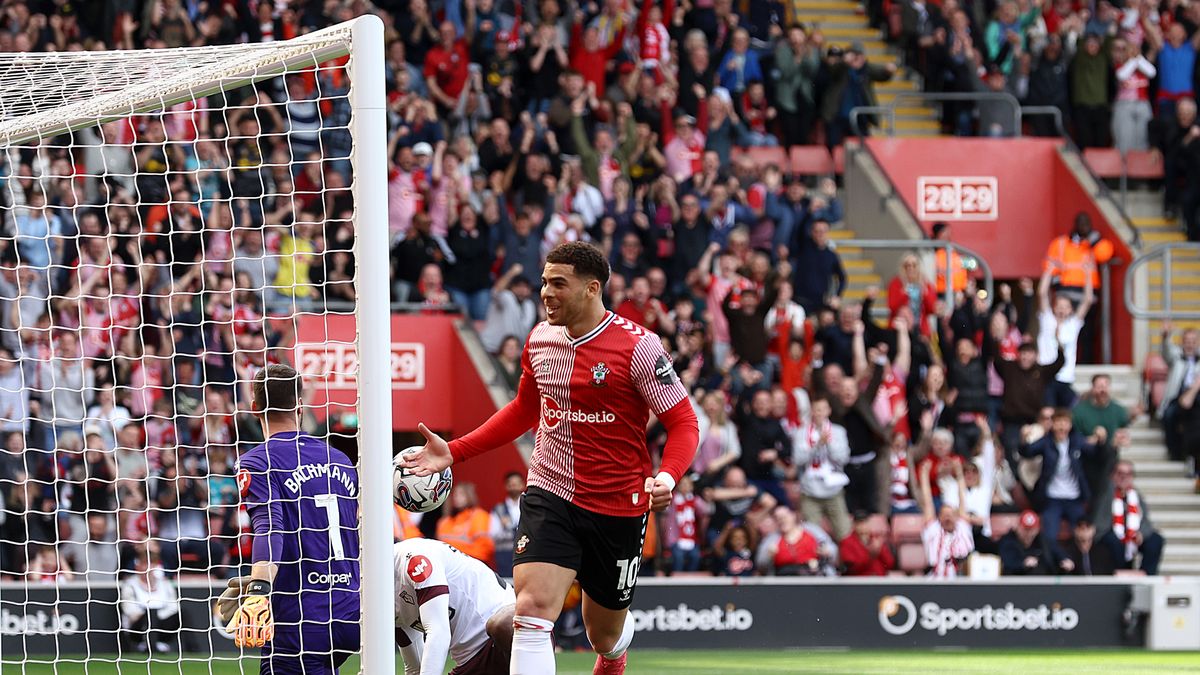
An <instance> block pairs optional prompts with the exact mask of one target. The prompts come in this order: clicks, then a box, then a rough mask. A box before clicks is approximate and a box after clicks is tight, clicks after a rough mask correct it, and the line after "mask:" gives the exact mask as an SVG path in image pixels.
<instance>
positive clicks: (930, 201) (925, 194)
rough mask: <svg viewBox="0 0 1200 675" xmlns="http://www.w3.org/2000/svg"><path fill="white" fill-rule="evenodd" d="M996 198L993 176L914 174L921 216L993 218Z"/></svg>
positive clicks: (951, 218) (923, 218)
mask: <svg viewBox="0 0 1200 675" xmlns="http://www.w3.org/2000/svg"><path fill="white" fill-rule="evenodd" d="M999 201H1000V200H999V195H998V193H997V191H996V177H995V176H921V177H919V178H917V218H918V219H920V220H996V219H997V218H998V217H999V216H1000V207H999Z"/></svg>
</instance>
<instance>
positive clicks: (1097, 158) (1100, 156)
mask: <svg viewBox="0 0 1200 675" xmlns="http://www.w3.org/2000/svg"><path fill="white" fill-rule="evenodd" d="M1083 163H1084V164H1087V167H1088V169H1090V170H1091V172H1092V173H1093V174H1095V175H1096V177H1097V178H1120V177H1121V173H1122V172H1123V171H1124V162H1123V161H1122V160H1121V151H1120V150H1117V149H1116V148H1088V149H1086V150H1084V151H1083Z"/></svg>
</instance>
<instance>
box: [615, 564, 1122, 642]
mask: <svg viewBox="0 0 1200 675" xmlns="http://www.w3.org/2000/svg"><path fill="white" fill-rule="evenodd" d="M756 581H757V580H755V581H751V582H748V583H747V582H743V583H740V584H737V585H729V584H728V583H727V582H726V583H723V584H721V585H710V584H707V583H704V584H688V585H684V586H680V585H675V584H670V585H659V584H658V583H655V581H653V580H650V581H648V580H642V581H641V582H640V583H639V586H638V590H637V595H636V596H635V599H634V604H633V615H634V620H635V622H636V627H637V631H638V633H637V635H638V637H637V644H639V645H641V646H645V647H663V648H680V649H686V648H702V647H708V648H725V647H729V648H736V647H747V648H749V647H754V648H787V647H851V648H854V647H873V648H903V647H997V648H1000V647H1009V646H1022V647H1075V648H1083V647H1093V646H1114V645H1121V644H1126V643H1125V642H1124V641H1125V637H1124V635H1123V629H1122V624H1121V614H1122V612H1123V611H1124V610H1125V608H1126V607H1127V606H1128V604H1129V598H1130V584H1128V583H1115V582H1114V583H1104V584H1088V585H1075V584H1071V585H1061V584H1058V583H1056V582H1055V580H1054V579H1048V580H1047V582H1048V583H1045V584H1037V585H1028V584H1008V583H1003V584H1001V583H997V584H974V583H969V582H968V583H963V582H955V583H935V582H928V581H924V580H915V581H912V582H899V583H897V582H895V581H893V580H887V581H886V582H885V583H872V582H865V583H856V582H853V581H847V580H838V581H832V580H828V581H826V580H801V581H798V582H796V583H789V584H786V585H784V584H779V583H776V582H777V581H779V580H774V579H769V580H763V582H758V583H756ZM767 582H769V583H767ZM1139 644H1140V643H1139Z"/></svg>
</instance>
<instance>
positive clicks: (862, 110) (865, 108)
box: [850, 105, 896, 138]
mask: <svg viewBox="0 0 1200 675" xmlns="http://www.w3.org/2000/svg"><path fill="white" fill-rule="evenodd" d="M875 113H884V114H886V115H887V116H888V136H895V135H896V109H895V108H893V107H891V106H885V105H860V106H855V107H853V108H851V109H850V130H851V131H853V132H854V135H855V137H857V138H862V137H863V130H862V127H860V126H858V118H859V117H861V116H863V115H874V114H875Z"/></svg>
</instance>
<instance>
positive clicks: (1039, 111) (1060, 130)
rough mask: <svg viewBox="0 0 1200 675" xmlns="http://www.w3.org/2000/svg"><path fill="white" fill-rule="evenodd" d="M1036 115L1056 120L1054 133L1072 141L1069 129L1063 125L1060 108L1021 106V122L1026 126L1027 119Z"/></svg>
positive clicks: (1051, 106)
mask: <svg viewBox="0 0 1200 675" xmlns="http://www.w3.org/2000/svg"><path fill="white" fill-rule="evenodd" d="M1036 115H1049V116H1050V117H1053V118H1054V132H1055V133H1057V134H1058V135H1059V136H1060V137H1062V138H1064V139H1067V140H1070V137H1069V136H1067V127H1066V125H1064V124H1063V114H1062V110H1059V109H1058V106H1053V105H1023V106H1021V122H1022V124H1024V122H1025V118H1026V117H1033V116H1036Z"/></svg>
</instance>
